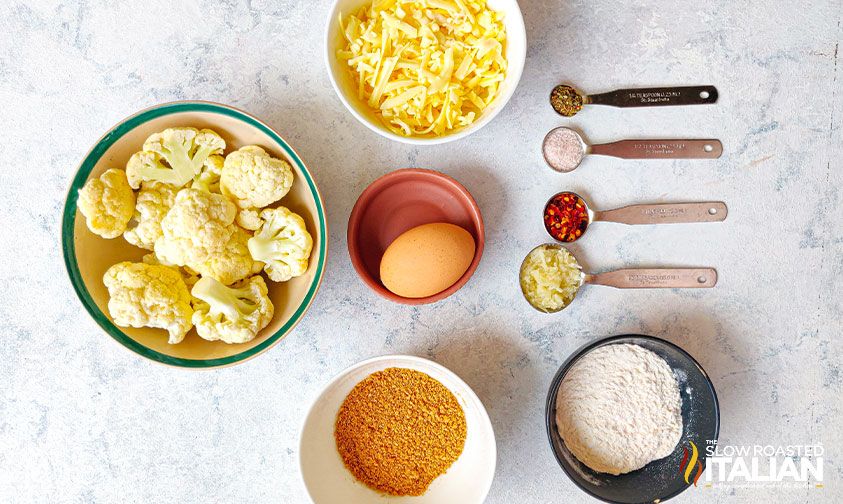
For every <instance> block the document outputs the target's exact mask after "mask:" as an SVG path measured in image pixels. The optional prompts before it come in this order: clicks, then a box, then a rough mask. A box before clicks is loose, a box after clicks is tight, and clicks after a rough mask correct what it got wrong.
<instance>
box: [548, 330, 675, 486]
mask: <svg viewBox="0 0 843 504" xmlns="http://www.w3.org/2000/svg"><path fill="white" fill-rule="evenodd" d="M556 424H557V427H558V429H559V435H560V436H562V439H563V440H564V441H565V445H566V446H567V447H568V449H569V450H571V453H573V454H574V456H575V457H577V458H578V459H579V460H580V461H581V462H583V463H584V464H585V465H587V466H588V467H590V468H592V469H594V470H595V471H598V472H604V473H609V474H622V473H627V472H630V471H634V470H636V469H640V468H642V467H644V466H645V465H647V464H648V463H650V462H652V461H653V460H658V459H660V458H663V457H666V456H668V455H670V453H671V452H673V449H674V448H675V447H676V444H677V443H678V442H679V439H680V438H681V437H682V399H681V398H680V396H679V385H678V384H677V383H676V378H675V377H674V376H673V371H672V370H671V369H670V366H668V365H667V363H666V362H665V361H664V359H662V358H661V357H659V356H658V355H656V354H655V353H653V352H651V351H650V350H647V349H645V348H643V347H640V346H638V345H631V344H619V345H606V346H602V347H599V348H597V349H595V350H592V351H590V352H588V353H587V354H585V355H584V356H583V357H582V358H581V359H580V360H578V361H577V362H576V363H575V364H574V365H573V366H571V369H570V370H568V373H567V374H566V375H565V378H564V379H563V380H562V383H561V385H560V386H559V393H558V395H557V397H556Z"/></svg>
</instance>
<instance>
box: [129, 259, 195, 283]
mask: <svg viewBox="0 0 843 504" xmlns="http://www.w3.org/2000/svg"><path fill="white" fill-rule="evenodd" d="M141 260H142V261H143V262H144V264H156V265H161V266H166V267H168V268H170V269H172V270H173V271H175V272H177V273H178V274H179V275H180V276H181V279H182V280H184V284H185V285H186V286H187V288H188V289H190V288H192V287H193V286H194V285H196V282H198V281H199V273H197V272H195V271H193V270H192V269H190V268H188V267H187V266H179V265H177V264H165V263H164V262H162V261H161V259H160V258H159V257H158V256H157V255H155V254H154V253H149V254H146V255H145V256H143V257H142V258H141Z"/></svg>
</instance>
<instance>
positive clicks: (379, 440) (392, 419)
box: [334, 368, 466, 495]
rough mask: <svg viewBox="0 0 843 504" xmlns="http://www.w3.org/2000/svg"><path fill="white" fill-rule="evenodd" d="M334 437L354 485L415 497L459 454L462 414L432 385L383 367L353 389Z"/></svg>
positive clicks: (408, 372) (427, 380)
mask: <svg viewBox="0 0 843 504" xmlns="http://www.w3.org/2000/svg"><path fill="white" fill-rule="evenodd" d="M334 434H335V436H336V441H337V449H338V450H339V453H340V456H341V457H342V460H343V462H344V463H345V466H346V467H347V468H348V470H349V471H351V473H352V474H353V475H354V477H355V478H357V480H359V481H360V482H362V483H364V484H365V485H366V486H368V487H369V488H372V489H374V490H377V491H379V492H383V493H387V494H390V495H421V494H423V493H424V492H425V490H427V487H428V486H429V485H430V484H431V483H432V482H433V480H434V479H436V478H437V477H438V476H439V475H440V474H443V473H444V472H445V471H447V470H448V468H449V467H450V466H451V464H453V463H454V462H455V461H456V460H457V458H459V456H460V454H461V453H462V450H463V446H465V436H466V422H465V413H464V412H463V410H462V407H461V406H460V405H459V403H458V402H457V399H456V397H454V394H452V393H451V391H450V390H448V389H447V388H446V387H445V386H444V385H442V384H441V383H439V382H438V381H437V380H434V379H433V378H431V377H430V376H428V375H426V374H425V373H422V372H420V371H414V370H412V369H403V368H388V369H385V370H383V371H379V372H377V373H373V374H371V375H369V376H368V377H366V378H365V379H363V380H362V381H361V382H360V383H358V384H357V385H355V386H354V388H353V389H352V390H351V392H350V393H349V394H348V396H347V397H346V398H345V401H344V402H343V404H342V406H341V407H340V411H339V413H338V414H337V423H336V428H335V432H334Z"/></svg>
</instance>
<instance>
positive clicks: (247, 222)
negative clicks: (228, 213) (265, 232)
mask: <svg viewBox="0 0 843 504" xmlns="http://www.w3.org/2000/svg"><path fill="white" fill-rule="evenodd" d="M234 220H235V221H236V222H237V224H238V225H239V226H240V227H242V228H244V229H248V230H249V231H256V230H257V229H258V228H260V227H261V224H262V223H263V221H262V220H261V217H260V210H257V209H255V208H242V209H240V211H239V212H237V217H235V218H234Z"/></svg>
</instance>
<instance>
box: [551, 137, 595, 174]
mask: <svg viewBox="0 0 843 504" xmlns="http://www.w3.org/2000/svg"><path fill="white" fill-rule="evenodd" d="M542 153H543V154H544V159H545V161H547V164H549V165H550V167H551V168H553V169H554V170H557V171H562V172H568V171H571V170H573V169H574V168H576V167H577V166H578V165H579V164H580V161H582V158H583V156H584V155H585V148H584V147H583V143H582V139H581V138H580V136H579V135H578V134H577V133H576V132H575V131H574V130H571V129H568V128H556V129H554V130H552V131H551V132H550V133H548V134H547V136H546V137H545V139H544V143H543V144H542Z"/></svg>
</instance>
